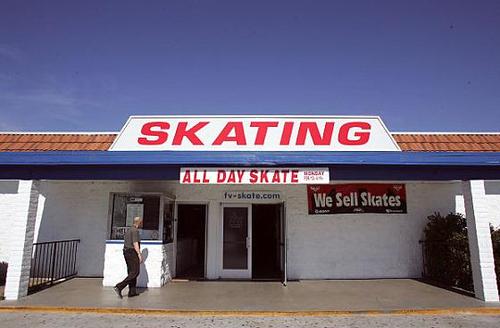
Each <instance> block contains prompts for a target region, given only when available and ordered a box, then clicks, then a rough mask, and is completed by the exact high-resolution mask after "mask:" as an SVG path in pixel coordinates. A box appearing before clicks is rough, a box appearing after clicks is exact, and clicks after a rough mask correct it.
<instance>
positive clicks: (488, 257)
mask: <svg viewBox="0 0 500 328" xmlns="http://www.w3.org/2000/svg"><path fill="white" fill-rule="evenodd" d="M462 189H463V193H464V201H465V216H466V217H467V231H468V236H469V249H470V258H471V267H472V278H473V280H474V293H475V294H476V297H477V298H479V299H481V300H483V301H486V302H498V289H497V281H496V274H495V262H494V258H493V247H492V243H491V234H490V220H491V217H492V215H493V213H488V208H487V206H486V205H487V203H486V201H487V200H486V193H485V190H484V180H471V181H463V182H462ZM499 265H500V263H499Z"/></svg>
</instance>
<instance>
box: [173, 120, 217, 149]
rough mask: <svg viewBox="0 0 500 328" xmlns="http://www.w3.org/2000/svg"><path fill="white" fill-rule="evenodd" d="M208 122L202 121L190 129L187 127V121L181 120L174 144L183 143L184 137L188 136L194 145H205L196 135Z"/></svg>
mask: <svg viewBox="0 0 500 328" xmlns="http://www.w3.org/2000/svg"><path fill="white" fill-rule="evenodd" d="M207 124H208V122H200V123H197V124H196V125H195V126H193V127H191V128H190V129H186V127H187V122H179V124H177V130H176V131H175V136H174V140H173V141H172V145H176V146H178V145H180V144H182V139H184V137H186V138H188V139H189V141H191V143H192V144H193V145H198V146H199V145H203V142H202V141H201V140H200V138H198V137H197V136H196V132H198V131H199V130H201V129H202V128H203V127H204V126H206V125H207Z"/></svg>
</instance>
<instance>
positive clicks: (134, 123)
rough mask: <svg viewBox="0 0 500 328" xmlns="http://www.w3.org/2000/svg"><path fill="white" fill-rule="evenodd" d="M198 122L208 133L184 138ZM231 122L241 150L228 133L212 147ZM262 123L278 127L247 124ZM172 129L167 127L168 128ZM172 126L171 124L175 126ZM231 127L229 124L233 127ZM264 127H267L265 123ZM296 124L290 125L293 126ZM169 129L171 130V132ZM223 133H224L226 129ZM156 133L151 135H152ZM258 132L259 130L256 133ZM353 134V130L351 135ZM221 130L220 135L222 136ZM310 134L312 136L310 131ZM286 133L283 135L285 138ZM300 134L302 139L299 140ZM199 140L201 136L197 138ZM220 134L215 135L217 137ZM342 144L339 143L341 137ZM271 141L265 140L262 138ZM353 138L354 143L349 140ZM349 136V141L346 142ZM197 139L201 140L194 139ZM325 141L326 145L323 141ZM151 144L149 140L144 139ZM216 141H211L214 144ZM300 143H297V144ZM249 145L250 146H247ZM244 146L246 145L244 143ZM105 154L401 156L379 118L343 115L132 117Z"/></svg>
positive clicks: (200, 130) (201, 130)
mask: <svg viewBox="0 0 500 328" xmlns="http://www.w3.org/2000/svg"><path fill="white" fill-rule="evenodd" d="M181 120H184V121H185V122H184V121H183V123H186V124H185V125H184V126H183V128H182V129H180V130H182V131H181V132H182V133H180V134H179V138H178V139H179V140H177V142H178V143H179V144H176V145H173V144H171V143H173V141H171V140H173V139H175V136H176V135H177V133H178V128H179V125H178V124H179V122H180V121H181ZM200 120H203V121H207V122H208V124H211V126H210V128H206V129H208V130H209V131H204V129H205V126H203V127H200V129H194V130H196V131H194V130H191V131H194V132H193V133H194V134H190V133H186V131H187V130H190V129H192V128H194V127H195V126H193V124H188V123H189V122H191V123H193V122H198V123H201V122H200ZM232 121H235V122H236V123H241V124H242V129H243V130H242V131H244V132H243V134H245V135H246V139H245V142H246V143H245V144H244V145H240V144H239V143H238V144H235V143H233V142H231V141H235V140H233V139H234V138H236V136H232V135H231V136H230V137H229V132H227V134H225V136H227V137H228V139H231V140H227V139H226V140H223V142H221V144H217V145H214V143H215V141H216V140H218V138H216V136H217V135H218V136H219V137H220V135H221V134H222V132H221V131H220V130H221V126H222V124H224V122H225V123H226V126H225V127H227V124H228V123H229V122H232ZM267 121H272V122H273V123H276V124H278V125H277V126H272V127H271V126H268V127H255V126H254V127H250V125H251V123H256V124H257V123H259V124H264V123H265V122H267ZM140 122H143V124H142V128H139V126H140ZM148 122H149V123H166V124H167V125H168V128H167V127H166V126H165V130H162V129H161V128H160V127H154V126H153V127H150V128H149V129H148V130H147V131H148V133H153V135H151V134H147V135H146V136H145V135H144V134H141V133H142V132H143V129H144V127H145V124H147V123H148ZM366 122H371V124H372V125H370V124H369V127H370V129H369V130H360V129H359V127H356V126H351V127H350V128H349V129H345V133H342V132H341V131H343V130H342V127H344V126H346V125H347V124H348V123H366ZM169 123H172V124H169ZM174 123H175V124H174ZM232 123H234V122H232ZM268 123H269V122H268ZM286 123H293V124H292V125H291V127H290V129H289V131H288V129H286V127H285V125H286ZM329 123H331V129H332V130H331V131H330V132H331V134H330V138H329V143H328V144H326V142H327V141H328V140H327V139H328V138H327V137H326V136H325V135H326V132H325V131H326V130H327V128H326V124H329ZM294 124H295V125H294ZM302 124H316V128H317V129H318V131H315V130H314V129H313V128H312V127H311V126H305V127H304V128H303V129H302ZM170 125H172V126H170ZM225 127H224V129H225ZM321 127H322V128H323V134H321V131H320V128H321ZM153 128H155V130H153ZM261 128H262V129H261ZM356 128H357V129H356ZM224 129H223V130H224ZM313 130H314V131H313ZM237 131H238V130H237V129H235V130H231V134H233V133H234V134H237ZM285 131H286V133H285ZM300 131H302V132H303V133H302V138H299V135H300V134H301V133H300ZM260 132H262V135H261V137H262V138H263V139H262V144H258V143H257V139H258V136H257V135H258V134H259V133H260ZM159 133H162V134H164V137H165V140H164V141H163V142H158V143H154V142H155V141H162V140H158V139H160V138H158V139H155V137H157V134H159ZM197 133H198V134H200V135H197ZM218 133H219V134H218ZM363 133H364V134H365V135H366V134H368V135H369V136H368V137H367V141H366V142H365V143H363V144H355V143H356V138H358V139H360V138H361V137H359V135H361V134H363ZM187 134H189V135H190V136H191V137H192V138H193V139H194V140H196V139H198V140H201V141H202V145H194V144H192V142H191V144H189V142H188V141H186V139H188V140H189V141H191V140H192V139H191V138H187V137H186V135H187ZM285 134H287V136H288V139H287V140H288V143H287V144H282V142H281V141H279V140H280V138H279V136H281V138H283V135H285ZM344 134H345V136H344V138H340V136H341V135H344ZM267 135H270V136H269V137H266V136H267ZM353 135H354V137H353ZM348 136H349V137H348ZM198 137H200V138H198ZM323 137H325V138H326V139H325V140H326V141H325V140H323V139H322V138H323ZM149 138H151V139H149ZM315 138H316V139H317V140H320V139H321V140H322V142H325V144H319V145H318V144H317V140H316V139H315ZM339 138H340V139H342V140H343V139H345V140H344V141H345V142H347V143H348V144H344V143H342V142H341V141H339ZM139 139H145V141H147V142H148V143H154V144H147V145H140V144H139ZM214 139H215V140H214ZM299 139H301V142H299ZM251 140H253V143H252V142H250V141H251ZM247 141H248V143H247ZM108 151H257V152H261V151H280V152H281V151H331V152H338V151H401V148H400V147H399V145H398V143H397V142H396V141H395V139H394V137H393V136H392V134H391V133H390V132H389V130H388V129H387V127H386V126H385V124H384V122H383V121H382V119H381V118H380V116H348V115H133V116H130V117H129V118H128V120H127V122H126V123H125V124H124V126H123V127H122V129H121V130H120V133H119V134H118V136H117V137H116V138H115V140H114V141H113V143H112V145H111V146H110V148H109V149H108Z"/></svg>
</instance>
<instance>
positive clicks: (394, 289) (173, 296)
mask: <svg viewBox="0 0 500 328" xmlns="http://www.w3.org/2000/svg"><path fill="white" fill-rule="evenodd" d="M101 283H102V280H101V279H90V278H86V279H85V278H77V279H73V280H70V281H67V282H64V283H61V284H59V285H56V286H53V287H52V288H49V289H46V290H43V291H41V292H38V293H35V294H32V295H30V296H28V297H25V298H22V299H20V300H18V301H1V302H0V307H8V306H19V307H60V308H121V309H145V310H148V309H149V310H156V309H157V310H174V311H175V310H177V311H243V312H244V311H266V312H267V311H276V312H280V311H281V312H294V311H352V312H358V311H359V312H360V311H382V312H386V311H387V312H390V311H401V310H403V311H405V310H433V309H434V310H439V309H451V308H481V307H486V306H488V307H490V306H494V307H499V306H500V305H499V304H498V303H495V304H488V303H484V302H482V301H480V300H477V299H475V298H472V297H468V296H464V295H461V294H458V293H454V292H451V291H448V290H445V289H441V288H438V287H435V286H431V285H428V284H425V283H422V282H419V281H416V280H411V279H380V280H332V281H325V280H321V281H319V280H318V281H300V282H299V281H297V282H290V283H289V285H288V286H287V287H284V286H283V285H282V284H281V283H279V282H254V281H199V282H198V281H190V282H171V283H169V284H167V285H166V286H165V287H163V288H151V289H146V290H144V291H142V293H141V295H139V296H137V297H134V298H130V299H129V298H127V297H126V296H125V297H124V298H123V299H118V298H117V296H116V295H115V294H114V292H113V290H112V289H111V288H104V287H102V285H101ZM124 292H125V293H124V294H126V290H125V291H124Z"/></svg>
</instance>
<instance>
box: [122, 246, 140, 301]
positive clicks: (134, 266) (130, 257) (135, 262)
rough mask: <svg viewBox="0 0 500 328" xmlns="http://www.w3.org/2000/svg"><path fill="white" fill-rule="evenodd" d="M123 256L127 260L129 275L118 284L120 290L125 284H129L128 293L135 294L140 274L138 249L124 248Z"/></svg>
mask: <svg viewBox="0 0 500 328" xmlns="http://www.w3.org/2000/svg"><path fill="white" fill-rule="evenodd" d="M123 256H124V257H125V262H126V263H127V272H128V276H127V278H125V279H124V280H123V281H122V282H119V283H118V284H116V287H118V288H119V289H120V290H123V288H125V286H127V285H128V293H129V295H130V294H135V293H136V290H135V285H136V284H137V276H138V275H139V268H140V263H139V256H137V253H136V251H135V250H134V249H133V248H127V249H124V250H123Z"/></svg>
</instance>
